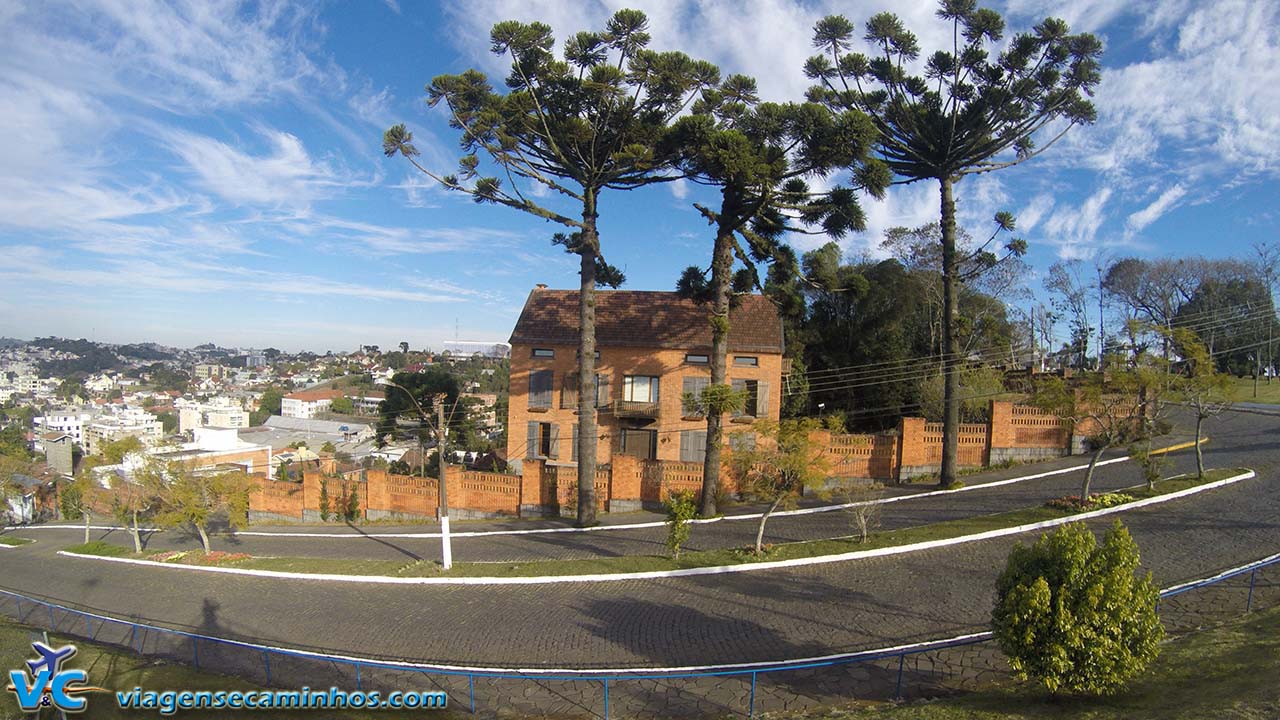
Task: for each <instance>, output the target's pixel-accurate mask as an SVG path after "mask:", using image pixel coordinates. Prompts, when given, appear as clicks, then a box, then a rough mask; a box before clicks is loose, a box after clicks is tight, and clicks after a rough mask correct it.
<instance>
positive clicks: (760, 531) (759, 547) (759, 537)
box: [756, 498, 782, 555]
mask: <svg viewBox="0 0 1280 720" xmlns="http://www.w3.org/2000/svg"><path fill="white" fill-rule="evenodd" d="M781 503H782V498H778V499H777V500H774V501H773V504H771V505H769V509H768V510H765V511H764V514H763V515H761V516H760V527H758V528H756V555H759V554H760V553H762V552H764V524H765V523H767V522H769V516H770V515H772V514H773V511H774V510H777V509H778V505H780V504H781Z"/></svg>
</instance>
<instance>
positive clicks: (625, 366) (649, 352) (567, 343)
mask: <svg viewBox="0 0 1280 720" xmlns="http://www.w3.org/2000/svg"><path fill="white" fill-rule="evenodd" d="M739 300H740V302H739V303H738V304H737V307H735V308H734V310H733V311H732V313H731V315H730V325H731V328H732V329H731V330H730V333H729V357H728V377H729V380H730V382H731V384H732V385H733V386H734V387H735V388H736V389H738V390H743V391H746V392H747V395H748V400H747V403H746V407H745V408H743V411H742V412H741V413H735V415H734V417H733V418H731V421H730V422H729V423H727V424H726V436H727V435H729V434H731V433H734V432H735V431H737V430H740V429H747V428H749V427H750V425H751V423H752V422H754V421H755V420H756V419H757V418H768V419H772V420H777V419H778V417H779V407H780V402H779V400H780V393H781V389H782V370H783V358H782V353H783V336H782V320H781V318H780V317H779V316H778V313H777V310H776V309H775V308H774V306H773V303H772V302H770V301H769V300H768V299H767V298H765V297H764V296H761V295H746V296H742V297H740V298H739ZM709 311H710V310H709V307H708V306H704V305H699V304H697V303H695V302H693V301H691V300H685V299H681V298H680V297H679V296H678V295H676V294H675V293H672V292H647V291H645V292H640V291H629V290H601V291H598V292H597V293H596V352H597V354H598V358H597V360H596V373H597V374H596V408H597V409H598V412H597V418H598V422H599V429H600V441H599V443H598V447H597V462H599V463H600V464H602V465H603V464H607V463H609V462H610V461H611V460H612V458H613V456H614V455H615V454H623V455H630V456H632V457H636V458H639V459H643V460H655V459H656V460H679V461H685V462H702V460H703V458H704V457H705V454H706V418H705V415H703V414H702V412H701V411H700V409H699V408H698V407H697V403H696V402H692V403H691V402H688V399H689V398H688V396H690V395H691V396H693V397H698V396H699V395H700V394H701V392H702V390H703V389H704V388H705V387H707V385H709V384H710V380H711V368H710V353H711V327H710V325H709V323H708V319H707V318H708V313H709ZM577 348H578V292H577V291H576V290H550V289H547V288H546V287H545V286H538V287H537V288H535V289H534V290H533V291H532V292H531V293H529V298H528V299H527V300H526V301H525V305H524V309H523V311H521V313H520V319H519V320H518V321H517V322H516V326H515V330H514V331H513V332H512V334H511V394H510V403H509V408H508V429H507V457H508V458H510V459H511V461H512V464H513V465H517V464H518V463H519V462H520V461H521V460H522V459H524V458H538V459H543V460H545V461H547V463H548V464H576V462H577V442H576V440H577V415H576V412H575V410H576V408H577V402H578V398H577V395H578V393H577V388H578V381H577V367H578V358H577Z"/></svg>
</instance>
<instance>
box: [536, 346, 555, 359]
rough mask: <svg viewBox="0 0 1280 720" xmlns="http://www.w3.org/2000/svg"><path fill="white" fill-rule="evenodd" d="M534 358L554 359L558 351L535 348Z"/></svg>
mask: <svg viewBox="0 0 1280 720" xmlns="http://www.w3.org/2000/svg"><path fill="white" fill-rule="evenodd" d="M533 356H534V357H536V358H553V357H555V356H556V351H555V350H552V349H551V348H534V349H533Z"/></svg>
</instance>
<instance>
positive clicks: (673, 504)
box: [667, 491, 698, 558]
mask: <svg viewBox="0 0 1280 720" xmlns="http://www.w3.org/2000/svg"><path fill="white" fill-rule="evenodd" d="M697 515H698V497H697V495H696V494H694V493H692V492H688V491H686V492H677V493H671V495H670V496H669V497H668V498H667V549H668V550H670V551H671V557H673V558H679V557H680V547H681V546H682V545H684V544H685V542H687V541H688V540H689V521H690V520H692V519H693V518H694V517H696V516H697Z"/></svg>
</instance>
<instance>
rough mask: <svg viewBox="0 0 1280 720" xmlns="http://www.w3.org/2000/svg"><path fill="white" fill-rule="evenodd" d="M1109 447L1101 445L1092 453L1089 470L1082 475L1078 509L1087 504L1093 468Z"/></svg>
mask: <svg viewBox="0 0 1280 720" xmlns="http://www.w3.org/2000/svg"><path fill="white" fill-rule="evenodd" d="M1109 447H1111V446H1110V445H1103V446H1101V447H1099V448H1098V449H1097V450H1094V451H1093V457H1091V458H1089V469H1088V470H1086V471H1085V473H1084V484H1083V485H1082V486H1081V487H1080V507H1085V506H1087V505H1088V504H1089V486H1090V485H1092V484H1093V468H1094V467H1095V466H1097V464H1098V459H1099V458H1101V457H1102V453H1104V452H1106V451H1107V448H1109Z"/></svg>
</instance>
